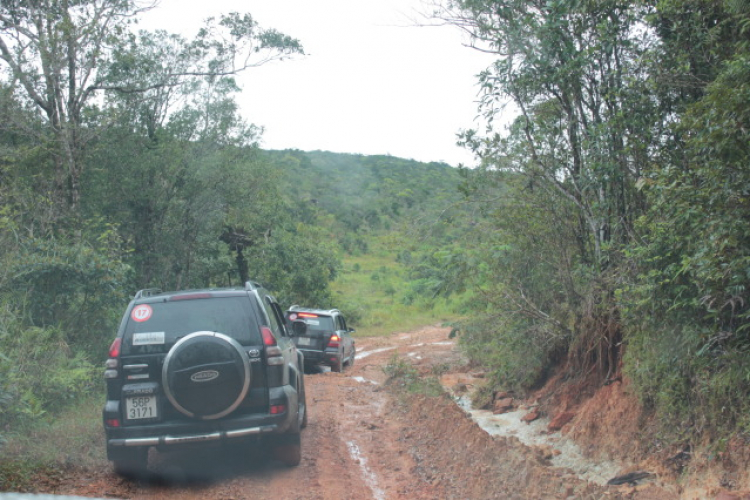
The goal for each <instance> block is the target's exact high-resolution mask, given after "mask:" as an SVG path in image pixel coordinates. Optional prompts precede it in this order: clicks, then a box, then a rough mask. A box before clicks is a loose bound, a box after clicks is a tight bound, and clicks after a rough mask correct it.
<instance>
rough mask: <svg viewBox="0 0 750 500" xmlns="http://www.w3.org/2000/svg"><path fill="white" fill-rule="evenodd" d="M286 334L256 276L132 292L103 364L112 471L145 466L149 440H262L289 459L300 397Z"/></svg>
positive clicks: (163, 444) (154, 443) (294, 455)
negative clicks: (219, 285) (232, 285)
mask: <svg viewBox="0 0 750 500" xmlns="http://www.w3.org/2000/svg"><path fill="white" fill-rule="evenodd" d="M297 330H298V331H301V332H303V333H304V327H303V328H301V329H299V328H298V329H297ZM293 335H294V334H293V333H291V330H290V332H287V329H286V328H285V325H284V317H283V313H282V311H281V308H280V307H279V305H278V304H277V302H276V300H275V299H274V298H273V296H271V295H270V293H269V292H268V291H267V290H266V289H264V288H263V287H262V286H260V285H259V284H257V283H253V282H248V283H246V284H245V287H244V288H238V289H205V290H190V291H179V292H168V293H162V292H160V291H157V290H142V291H140V292H138V293H137V294H136V295H135V298H134V299H133V300H132V301H131V302H130V304H129V305H128V307H127V310H126V311H125V315H124V316H123V319H122V322H121V323H120V328H119V331H118V332H117V337H116V338H115V340H114V342H112V346H111V347H110V351H109V359H108V360H107V362H106V370H105V372H104V377H105V379H106V381H107V401H106V404H105V406H104V411H103V419H104V430H105V434H106V440H107V457H108V458H109V460H111V461H112V462H113V464H114V468H115V470H116V472H118V473H120V474H122V475H126V476H134V475H138V474H140V473H142V472H144V471H145V470H146V467H147V457H148V454H147V453H148V449H149V448H151V447H155V448H157V449H164V450H168V449H174V448H176V447H179V446H183V445H200V446H204V445H209V444H221V443H228V442H241V441H242V440H247V441H249V442H250V443H251V444H257V443H260V442H265V443H268V444H269V445H270V446H271V448H272V450H273V453H274V457H275V458H277V459H279V460H281V461H283V462H284V463H286V464H287V465H290V466H292V465H298V464H299V462H300V457H301V453H300V452H301V450H300V430H301V429H302V428H303V427H305V426H306V424H307V405H306V404H305V383H304V375H303V369H302V368H303V363H304V360H303V355H302V354H301V353H300V352H298V351H297V348H296V346H295V343H294V341H293V339H292V336H293Z"/></svg>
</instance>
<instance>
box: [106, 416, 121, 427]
mask: <svg viewBox="0 0 750 500" xmlns="http://www.w3.org/2000/svg"><path fill="white" fill-rule="evenodd" d="M105 423H106V425H107V426H108V427H120V421H119V420H118V419H116V418H108V419H107V421H106V422H105Z"/></svg>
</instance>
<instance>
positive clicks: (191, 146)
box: [0, 0, 750, 441]
mask: <svg viewBox="0 0 750 500" xmlns="http://www.w3.org/2000/svg"><path fill="white" fill-rule="evenodd" d="M139 5H140V4H139V3H138V2H135V1H133V0H77V1H74V0H50V1H46V2H37V1H31V0H9V1H3V2H2V4H0V68H2V76H0V240H1V242H0V262H1V263H2V265H1V266H0V426H2V428H3V429H5V430H6V431H8V430H10V431H11V432H12V431H13V429H15V428H16V427H17V426H20V425H29V422H34V421H41V420H43V419H46V418H49V417H52V418H54V415H55V413H56V412H57V411H59V410H61V409H63V408H65V407H66V405H70V404H71V403H72V402H74V401H76V400H77V399H78V398H81V397H85V396H87V395H90V394H91V393H96V391H100V390H101V385H100V377H101V373H100V372H101V363H102V361H103V359H104V358H105V357H106V348H107V345H108V343H109V341H110V340H111V338H112V336H113V332H114V331H115V329H116V327H117V324H118V321H119V319H120V315H121V313H122V310H123V308H124V306H125V305H126V304H127V301H128V298H129V297H130V296H132V294H133V293H134V292H135V290H137V289H140V288H146V287H157V288H163V289H183V288H191V287H204V286H227V285H236V284H239V283H242V282H243V280H246V279H248V278H249V277H251V278H253V279H257V280H259V281H262V282H264V283H267V284H268V285H269V286H270V287H271V288H272V289H273V290H274V293H276V294H277V296H278V298H279V300H280V301H281V302H282V303H283V305H290V304H292V303H302V304H306V305H311V306H313V305H314V306H329V305H333V304H334V302H335V296H334V294H333V292H332V289H331V283H334V282H335V280H336V279H337V277H338V276H339V275H340V273H341V272H342V271H343V270H344V269H345V266H344V262H345V261H346V260H347V259H349V258H351V257H352V256H357V255H366V254H368V252H372V251H373V248H374V247H375V246H376V245H377V246H379V247H381V246H383V245H385V246H386V247H387V248H388V250H389V252H390V254H391V255H392V257H393V259H392V262H393V265H394V266H399V268H400V269H405V270H406V272H405V273H402V274H399V275H398V282H397V285H398V286H391V287H390V288H389V289H388V291H387V295H389V296H390V300H391V303H392V304H396V303H398V304H406V305H413V304H415V303H418V304H419V307H430V304H433V305H434V304H435V303H436V302H437V301H440V300H445V299H446V298H447V297H459V300H456V301H455V302H454V303H453V304H454V305H453V309H452V310H451V314H452V315H453V317H454V318H455V320H456V328H457V331H460V338H461V343H462V345H463V347H464V349H465V352H466V353H467V355H468V356H469V357H470V358H471V359H472V361H473V362H474V363H478V364H482V365H484V366H485V367H487V368H488V369H489V370H490V373H491V377H490V383H491V384H494V385H497V386H504V387H512V388H515V389H516V390H518V391H525V390H529V389H532V388H534V387H536V386H538V385H539V384H540V383H541V382H543V381H544V379H545V377H546V376H547V375H548V374H549V372H550V369H551V368H552V367H555V366H564V367H565V369H566V370H568V372H569V375H570V376H572V377H583V376H588V377H594V378H595V379H597V380H599V381H601V382H602V383H606V382H607V381H608V380H609V379H611V378H613V377H615V376H619V375H621V374H624V375H625V376H627V377H628V378H630V379H631V380H632V381H633V384H634V387H635V388H636V390H637V391H638V396H639V397H640V399H641V401H642V402H643V406H644V408H645V409H646V411H648V412H650V413H652V414H653V415H655V416H656V417H657V418H658V419H659V421H660V422H661V423H662V424H663V426H664V429H665V430H668V429H672V430H684V429H686V428H688V427H689V426H692V428H693V429H695V431H694V432H695V434H693V435H684V434H675V435H673V436H672V438H674V439H686V440H690V439H694V438H695V436H697V435H699V434H700V435H702V436H703V437H708V438H710V439H714V440H716V441H718V440H721V439H723V438H725V437H727V436H728V435H732V434H735V433H745V432H747V431H748V430H749V429H750V417H749V415H750V411H749V410H750V399H748V397H747V396H748V393H749V392H750V328H748V327H749V326H750V321H749V316H750V291H749V290H748V286H749V284H750V225H749V224H748V223H749V222H750V192H749V191H750V3H748V2H747V0H712V1H709V0H680V1H676V0H661V1H652V0H646V1H635V2H614V1H610V0H597V1H586V0H552V1H547V0H545V1H537V0H507V1H495V0H446V1H445V2H443V4H442V5H441V6H438V7H437V8H436V10H435V12H434V15H435V17H436V18H438V19H441V20H443V21H445V22H448V23H451V24H453V25H455V26H456V28H457V29H462V30H464V31H465V32H467V33H468V34H469V35H470V36H471V40H472V42H473V44H474V45H475V46H476V48H477V49H478V50H483V51H486V52H489V53H492V54H495V55H496V62H495V63H494V64H493V65H492V66H491V67H489V68H487V70H486V71H485V72H483V73H482V74H481V75H480V76H479V83H480V85H481V88H482V100H481V102H480V104H479V111H480V112H481V113H482V114H483V115H484V116H485V117H486V118H487V123H488V124H489V125H488V127H487V129H486V130H475V131H466V132H465V133H463V135H462V136H461V137H460V139H459V140H460V141H461V143H462V144H464V145H465V147H467V148H469V149H471V150H472V151H473V152H474V153H475V155H476V160H477V165H476V166H473V167H472V168H466V167H463V168H453V167H451V166H448V165H445V164H439V163H433V164H424V163H419V162H416V161H412V160H405V159H400V158H394V157H391V156H359V155H343V154H336V153H329V152H322V151H317V152H302V151H264V150H262V149H260V148H259V147H258V141H259V139H260V137H261V134H262V130H261V129H260V128H259V127H257V126H255V125H253V124H251V123H249V122H247V121H246V119H245V118H244V117H242V116H241V115H240V113H239V109H238V106H237V104H236V102H235V96H236V95H237V93H238V92H239V91H240V89H239V88H238V86H237V84H236V82H235V80H234V77H235V76H236V75H237V73H238V72H241V71H246V70H250V71H251V70H252V68H253V67H254V66H257V65H259V64H263V63H265V62H267V61H271V60H279V59H284V58H286V57H290V56H293V55H295V54H303V53H304V50H303V46H302V42H300V41H298V40H296V39H294V38H292V37H290V36H288V35H285V34H283V33H279V32H278V31H276V30H273V29H265V28H261V27H260V26H259V25H258V23H257V22H256V21H255V20H254V19H253V18H252V17H251V16H250V15H240V14H227V15H223V16H220V17H218V18H214V19H211V20H208V21H207V23H206V26H205V28H204V29H202V30H201V31H200V32H199V33H198V34H197V35H196V37H195V38H194V39H192V40H187V39H184V38H182V37H180V36H177V35H171V34H168V33H165V32H161V31H157V32H145V31H140V32H138V31H136V30H135V28H134V27H133V24H132V23H133V21H134V20H135V19H137V17H138V15H139V13H140V12H139V8H140V7H139ZM508 104H510V106H508ZM509 108H513V109H515V110H517V115H516V118H515V120H514V121H513V122H512V124H511V125H510V126H508V127H504V126H501V125H498V124H499V123H501V122H502V120H500V119H499V118H500V117H501V114H502V113H504V112H507V110H508V109H509ZM394 112H395V113H396V114H397V110H394ZM417 299H418V300H417ZM336 305H337V306H338V303H336ZM346 306H347V304H344V306H343V307H342V308H344V309H346ZM352 314H353V317H357V314H355V312H354V311H352ZM359 317H360V318H364V315H361V314H360V315H359ZM361 326H363V327H367V324H366V323H364V324H362V325H361ZM363 330H364V331H366V328H365V329H363Z"/></svg>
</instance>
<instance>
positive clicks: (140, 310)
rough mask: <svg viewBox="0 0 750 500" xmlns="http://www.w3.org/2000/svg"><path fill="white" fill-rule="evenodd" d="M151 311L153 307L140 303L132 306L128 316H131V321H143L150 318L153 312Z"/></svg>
mask: <svg viewBox="0 0 750 500" xmlns="http://www.w3.org/2000/svg"><path fill="white" fill-rule="evenodd" d="M153 312H154V311H153V309H151V306H150V305H148V304H141V305H139V306H135V307H134V308H133V310H132V311H131V312H130V317H131V318H133V321H137V322H138V323H143V322H144V321H148V320H149V318H151V314H153Z"/></svg>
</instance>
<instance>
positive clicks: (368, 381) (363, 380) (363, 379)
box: [352, 375, 378, 385]
mask: <svg viewBox="0 0 750 500" xmlns="http://www.w3.org/2000/svg"><path fill="white" fill-rule="evenodd" d="M352 378H353V379H354V380H356V381H357V382H359V383H360V384H365V383H367V384H372V385H378V383H377V382H375V381H374V380H368V379H366V378H364V377H360V376H359V375H357V376H356V377H352Z"/></svg>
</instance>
